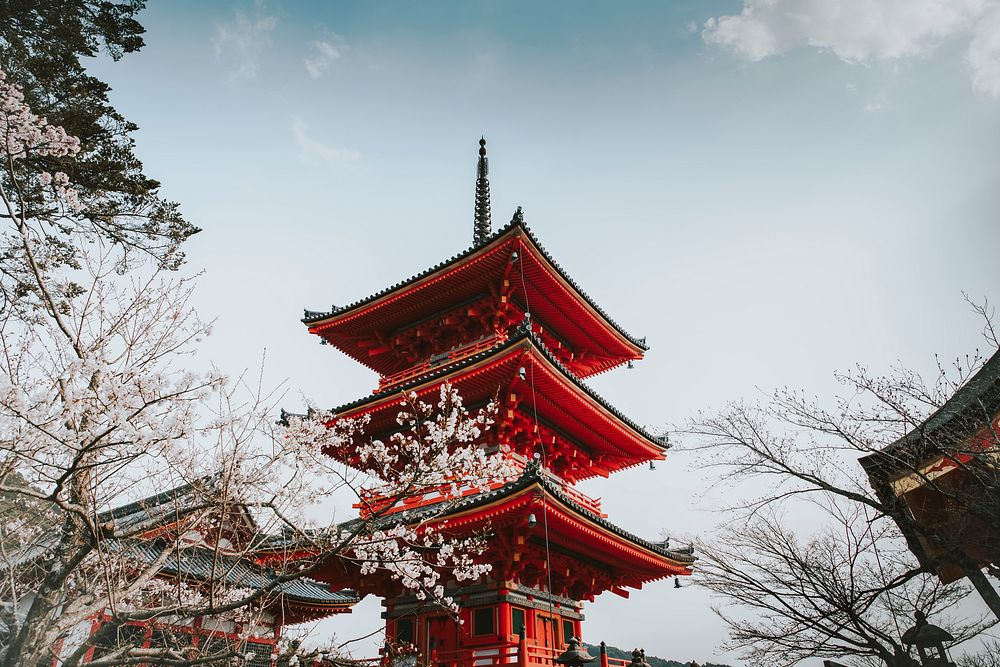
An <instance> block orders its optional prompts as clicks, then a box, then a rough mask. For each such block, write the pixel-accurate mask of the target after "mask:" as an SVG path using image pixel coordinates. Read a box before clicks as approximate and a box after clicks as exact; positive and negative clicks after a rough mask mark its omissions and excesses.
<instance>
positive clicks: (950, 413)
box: [861, 350, 1000, 468]
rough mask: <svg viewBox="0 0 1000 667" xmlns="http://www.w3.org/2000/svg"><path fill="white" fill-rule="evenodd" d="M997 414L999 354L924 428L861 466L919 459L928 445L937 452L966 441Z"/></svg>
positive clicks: (908, 434) (927, 421)
mask: <svg viewBox="0 0 1000 667" xmlns="http://www.w3.org/2000/svg"><path fill="white" fill-rule="evenodd" d="M998 412H1000V350H998V351H997V352H995V353H994V354H993V356H991V357H990V358H989V359H987V360H986V363H984V364H983V366H982V368H980V369H979V370H978V371H977V372H976V374H975V375H973V376H972V377H971V378H969V380H968V381H967V382H966V383H965V384H964V385H962V386H961V387H960V388H959V389H958V391H956V392H955V394H954V395H953V396H952V397H951V398H950V399H948V400H947V401H946V402H945V404H944V405H942V406H941V407H940V408H939V409H938V410H937V411H936V412H934V414H932V415H931V416H930V417H928V418H927V419H926V420H925V421H924V423H923V424H921V425H920V426H919V427H917V428H915V429H913V430H912V431H910V432H909V433H907V434H906V435H905V436H903V437H902V438H900V439H899V440H897V441H895V442H893V443H892V444H891V445H888V446H887V447H885V448H884V449H883V450H882V451H881V452H876V453H874V454H870V455H868V456H865V457H863V458H862V459H861V462H862V464H863V465H864V466H865V467H866V468H872V467H875V466H877V465H878V463H877V462H882V463H884V462H885V461H886V460H887V459H888V458H889V457H905V458H911V457H916V458H920V457H921V456H923V455H924V454H925V452H924V451H923V450H924V445H927V444H928V443H930V445H929V446H930V448H931V450H937V449H940V448H941V447H942V446H944V445H946V444H947V443H960V442H962V441H964V440H967V439H968V438H970V437H972V436H973V435H974V434H975V433H976V431H978V430H979V429H981V428H983V427H984V426H986V425H987V424H989V423H990V420H991V419H992V418H993V417H994V416H996V414H997V413H998ZM931 453H933V452H931Z"/></svg>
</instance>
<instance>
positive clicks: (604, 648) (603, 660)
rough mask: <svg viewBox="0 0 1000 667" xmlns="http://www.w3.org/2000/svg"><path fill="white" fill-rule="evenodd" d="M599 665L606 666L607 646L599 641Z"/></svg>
mask: <svg viewBox="0 0 1000 667" xmlns="http://www.w3.org/2000/svg"><path fill="white" fill-rule="evenodd" d="M601 667H608V646H607V644H605V643H604V642H601Z"/></svg>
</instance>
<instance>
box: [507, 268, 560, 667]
mask: <svg viewBox="0 0 1000 667" xmlns="http://www.w3.org/2000/svg"><path fill="white" fill-rule="evenodd" d="M515 261H516V262H517V263H518V270H519V272H520V274H521V290H522V291H523V292H524V319H525V323H526V324H527V328H528V334H529V335H531V299H530V297H529V296H528V285H527V283H526V282H525V280H524V262H523V261H522V260H521V259H520V257H518V258H517V259H515ZM529 384H530V385H531V412H532V418H533V419H534V423H535V430H534V433H533V434H532V435H533V437H534V440H535V445H536V447H537V449H536V451H535V457H536V458H537V459H540V461H539V463H540V464H541V474H542V475H543V488H542V529H543V533H544V537H545V576H546V593H547V595H546V597H547V598H548V607H549V622H550V623H551V624H552V644H553V645H552V647H551V648H552V654H553V655H555V653H556V646H555V643H556V635H557V634H558V632H559V630H560V627H559V625H558V624H557V623H556V620H555V610H554V608H553V605H552V595H553V593H552V553H551V551H550V548H549V512H548V498H547V495H546V493H545V488H544V475H545V470H546V469H547V468H548V458H547V457H546V451H545V444H544V443H543V442H542V439H541V438H540V437H539V436H538V433H539V431H538V397H537V395H536V393H535V366H534V364H532V365H531V373H530V381H529Z"/></svg>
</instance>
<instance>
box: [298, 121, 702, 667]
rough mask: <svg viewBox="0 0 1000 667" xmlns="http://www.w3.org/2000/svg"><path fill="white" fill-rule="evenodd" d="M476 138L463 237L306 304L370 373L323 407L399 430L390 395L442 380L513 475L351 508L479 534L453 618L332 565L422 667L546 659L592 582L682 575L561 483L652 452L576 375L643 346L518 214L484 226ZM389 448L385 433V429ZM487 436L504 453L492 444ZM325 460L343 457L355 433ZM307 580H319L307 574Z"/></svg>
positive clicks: (595, 591)
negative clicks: (346, 294) (372, 285)
mask: <svg viewBox="0 0 1000 667" xmlns="http://www.w3.org/2000/svg"><path fill="white" fill-rule="evenodd" d="M485 143H486V142H485V140H483V141H480V157H479V161H478V168H477V181H476V202H475V221H474V222H475V224H474V233H473V245H472V246H471V247H470V248H468V249H467V250H466V251H464V252H462V253H460V254H458V255H456V256H454V257H452V258H451V259H448V260H446V261H444V262H442V263H440V264H437V265H436V266H434V267H432V268H430V269H428V270H426V271H424V272H422V273H419V274H417V275H415V276H413V277H412V278H409V279H407V280H404V281H403V282H400V283H398V284H396V285H393V286H392V287H389V288H387V289H384V290H382V291H381V292H378V293H376V294H373V295H371V296H369V297H367V298H364V299H362V300H360V301H357V302H355V303H352V304H350V305H348V306H344V307H342V308H336V309H334V310H332V311H330V312H311V311H306V315H305V318H304V319H303V322H304V323H305V324H306V326H307V327H308V330H309V333H311V334H314V335H316V336H319V337H320V338H321V339H322V341H323V342H324V343H326V344H329V345H332V346H333V347H336V348H337V349H339V350H341V351H342V352H344V353H345V354H347V355H348V356H350V357H351V358H352V359H354V360H356V361H358V362H359V363H361V364H363V365H364V366H366V367H368V368H370V369H371V370H373V371H375V372H376V373H377V374H378V375H379V381H378V386H377V387H376V388H375V390H374V392H373V393H371V394H370V395H368V396H365V397H363V398H360V399H358V400H356V401H354V402H351V403H348V404H346V405H343V406H340V407H338V408H335V409H334V410H333V411H332V412H333V414H334V415H335V418H334V420H336V419H351V418H359V417H365V418H367V419H368V420H369V421H368V426H367V427H366V433H365V437H371V438H380V439H384V438H386V437H387V436H388V435H389V434H391V433H392V432H394V431H395V430H397V429H398V428H399V426H398V424H397V422H396V415H397V412H398V410H399V404H400V398H401V396H403V395H410V394H416V396H417V397H418V398H420V399H422V400H424V401H427V402H434V401H433V400H432V399H433V398H434V397H435V396H436V395H437V393H438V392H439V391H440V388H441V386H442V385H443V384H444V383H448V384H450V385H451V386H452V387H454V388H455V389H456V390H457V391H458V393H459V394H460V395H461V396H462V398H463V401H464V403H465V405H466V406H467V407H468V408H469V409H470V410H474V409H477V408H479V407H482V406H483V405H485V404H487V403H488V402H490V401H495V403H496V404H497V406H498V412H497V413H496V416H495V424H494V426H493V428H491V429H489V430H487V431H486V432H485V433H484V434H483V437H482V439H481V443H479V444H481V446H483V447H486V448H487V449H488V450H489V451H505V452H506V456H509V457H511V459H512V460H513V461H514V462H515V465H516V466H517V468H518V469H519V470H521V471H522V472H521V473H520V475H519V476H518V477H517V478H516V479H514V480H512V481H510V480H507V481H504V480H499V481H497V483H496V484H493V485H492V486H491V487H490V488H488V489H486V490H476V491H475V492H474V493H468V494H467V495H464V496H463V497H461V498H460V499H458V500H457V501H456V499H455V498H451V499H450V500H449V504H448V505H447V509H446V510H445V511H443V512H442V511H441V508H442V503H443V502H444V501H445V498H444V497H443V495H442V493H441V491H440V490H439V489H428V490H427V492H426V493H424V494H419V493H418V494H417V495H416V496H414V497H411V498H407V499H406V500H405V502H401V503H399V506H398V507H389V508H386V507H385V506H380V505H379V504H378V499H369V502H367V503H364V504H363V506H362V507H361V508H360V509H361V517H360V519H362V520H363V519H364V518H366V516H367V515H370V514H371V512H372V508H373V507H374V508H379V513H380V515H381V519H380V520H382V521H398V522H402V523H406V524H408V525H413V524H417V523H420V522H429V523H430V525H432V526H437V527H439V528H440V529H441V530H443V531H447V532H448V534H451V535H455V536H465V535H477V534H482V533H486V534H487V535H488V541H489V547H488V551H487V553H486V554H484V555H483V556H482V558H484V559H485V561H486V562H489V563H492V564H493V569H492V572H491V573H490V575H488V576H486V577H483V578H481V579H480V580H479V581H477V582H475V583H473V584H471V585H458V584H457V583H456V582H451V583H450V585H449V586H448V589H447V594H448V595H450V596H452V597H453V598H454V599H455V601H456V602H457V604H458V606H459V608H460V609H459V613H458V618H455V617H453V616H452V615H449V614H447V613H445V610H443V609H441V608H440V607H438V606H435V605H434V604H431V603H427V602H422V601H420V600H417V599H416V598H415V597H412V596H409V595H407V594H406V593H405V592H404V590H403V589H402V587H401V585H400V584H399V583H398V582H395V581H394V580H393V579H392V578H391V577H390V576H389V575H388V574H385V575H381V574H379V573H376V574H369V575H364V576H362V575H361V574H360V573H359V572H357V571H353V572H352V571H351V570H350V568H349V567H347V568H341V571H338V572H336V573H332V572H331V573H330V575H329V576H330V583H331V585H334V586H336V587H348V588H352V589H356V590H357V591H358V592H359V594H360V595H362V596H364V595H367V594H374V595H377V596H379V597H381V598H382V599H383V606H384V614H383V616H384V618H385V619H386V638H387V640H388V641H389V642H393V641H398V642H405V643H408V644H413V645H415V646H416V647H417V649H418V651H419V652H420V653H421V654H422V655H423V656H424V658H425V660H426V661H427V662H426V664H435V665H456V666H457V665H473V664H474V665H489V664H503V663H517V664H525V665H527V664H551V661H552V657H553V655H554V654H555V653H556V652H561V651H562V649H563V647H564V646H565V644H566V643H567V642H568V640H569V638H571V637H577V638H579V637H581V635H583V634H585V632H584V630H583V628H582V626H581V622H582V621H583V604H584V602H591V601H593V600H594V598H595V596H597V595H599V594H600V593H602V592H605V591H612V592H614V593H616V594H618V595H621V596H624V597H628V596H629V590H630V589H633V590H635V589H640V588H641V587H642V586H643V585H644V584H646V583H648V582H652V581H656V580H659V579H663V578H667V577H676V576H683V575H688V574H690V572H691V568H692V564H693V562H694V560H695V558H694V556H693V554H692V549H690V548H680V549H678V548H674V549H671V548H669V546H668V545H667V543H665V542H664V543H656V542H651V541H648V540H644V539H642V538H640V537H637V536H636V535H633V534H631V533H629V532H627V531H625V530H623V529H622V528H620V527H618V526H616V525H615V524H614V523H612V522H611V521H609V520H608V518H607V516H606V514H605V513H604V512H603V511H602V508H601V502H600V500H599V499H596V498H591V497H589V496H587V495H585V494H584V493H582V492H581V491H579V490H578V489H577V488H576V487H575V485H576V483H578V482H580V481H582V480H587V479H592V478H597V477H608V476H609V475H611V474H613V473H616V472H618V471H621V470H625V469H627V468H632V467H635V466H640V465H648V464H650V463H652V462H654V461H660V460H663V459H664V458H665V452H666V449H667V447H668V443H667V442H666V440H665V439H663V438H659V437H657V436H655V435H653V434H651V433H649V432H647V431H646V430H645V429H644V428H643V427H641V426H640V425H638V424H636V423H635V422H633V421H632V420H630V419H629V418H628V417H626V416H625V415H624V414H623V413H622V412H620V411H619V410H618V409H616V408H615V407H614V406H612V405H611V404H610V403H609V402H608V401H607V400H605V399H604V398H602V397H601V396H600V395H598V394H597V393H596V392H594V391H593V390H592V389H591V388H590V387H588V386H587V384H585V383H584V380H585V379H586V378H588V377H591V376H594V375H597V374H599V373H603V372H606V371H610V370H612V369H614V368H618V367H621V366H624V365H626V364H629V365H630V364H632V363H633V362H636V361H639V360H641V359H642V358H643V355H644V354H645V353H646V351H647V350H648V347H647V345H646V342H645V340H644V339H643V338H637V337H635V336H633V335H631V334H629V333H628V332H627V331H626V330H625V329H623V328H622V327H621V326H620V325H619V324H617V323H616V322H615V321H614V320H612V319H611V317H609V316H608V314H607V313H606V312H605V311H604V310H602V309H601V308H600V306H598V305H597V304H596V303H595V302H594V301H593V299H591V298H590V297H589V296H588V295H587V294H586V293H585V292H584V291H583V290H582V289H581V288H580V286H579V285H577V284H576V282H575V281H574V280H573V279H572V278H571V277H570V276H569V274H568V273H567V272H566V271H565V270H564V269H563V268H562V267H561V266H560V265H559V264H558V263H557V262H556V261H555V260H554V259H553V258H552V257H551V256H550V255H549V253H548V252H547V251H546V250H545V249H544V248H543V247H542V246H541V244H540V243H539V242H538V240H537V239H536V238H535V236H534V235H533V234H532V233H531V231H529V229H528V228H527V226H526V225H525V223H524V220H523V215H522V212H521V210H520V208H518V210H517V211H516V213H515V214H514V217H513V219H512V220H511V221H510V223H509V224H507V225H505V226H503V227H502V228H500V229H498V230H496V231H493V230H492V228H491V224H490V216H491V211H490V195H489V181H488V177H487V176H488V163H487V159H486V149H485ZM386 441H387V440H386ZM501 445H502V446H503V447H501ZM326 453H327V454H328V455H330V456H332V457H334V458H336V459H338V460H341V461H344V462H346V463H348V464H358V461H357V457H356V454H355V453H354V449H353V445H352V443H346V444H345V445H344V446H342V447H339V448H338V449H337V450H329V451H327V452H326ZM320 578H322V576H320Z"/></svg>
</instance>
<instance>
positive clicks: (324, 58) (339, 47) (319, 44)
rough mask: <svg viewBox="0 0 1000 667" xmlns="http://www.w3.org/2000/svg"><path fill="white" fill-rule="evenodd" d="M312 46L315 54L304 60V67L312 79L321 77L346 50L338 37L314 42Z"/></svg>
mask: <svg viewBox="0 0 1000 667" xmlns="http://www.w3.org/2000/svg"><path fill="white" fill-rule="evenodd" d="M312 45H313V48H314V49H315V50H316V53H315V56H314V57H312V58H306V59H305V66H306V71H307V72H309V76H310V77H312V78H314V79H318V78H319V77H321V76H323V74H325V73H326V71H327V70H328V69H330V65H332V64H333V61H334V60H337V59H339V58H340V57H341V56H342V55H344V51H345V50H346V49H347V47H345V46H344V45H343V42H342V40H341V39H340V38H339V37H334V38H333V39H330V40H325V39H320V40H316V41H315V42H313V43H312Z"/></svg>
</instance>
